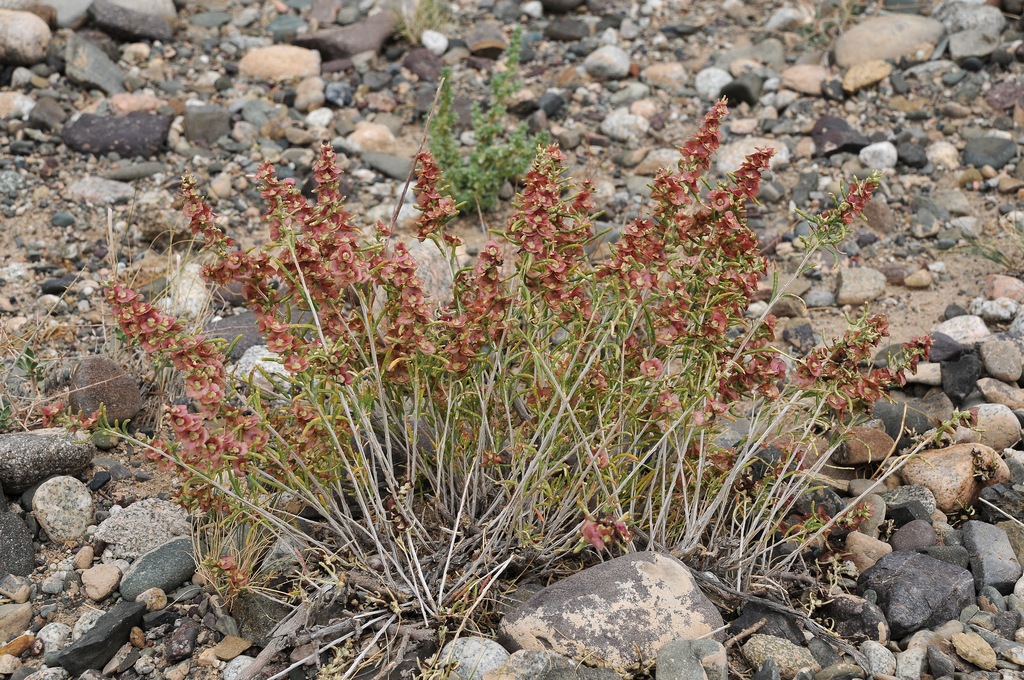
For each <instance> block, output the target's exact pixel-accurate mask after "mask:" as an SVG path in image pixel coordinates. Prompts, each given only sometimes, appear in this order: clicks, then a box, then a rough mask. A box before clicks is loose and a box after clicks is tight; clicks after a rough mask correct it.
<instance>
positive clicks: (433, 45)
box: [420, 3, 540, 57]
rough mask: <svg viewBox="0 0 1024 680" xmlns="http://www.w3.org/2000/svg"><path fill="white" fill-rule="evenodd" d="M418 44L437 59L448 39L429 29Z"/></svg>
mask: <svg viewBox="0 0 1024 680" xmlns="http://www.w3.org/2000/svg"><path fill="white" fill-rule="evenodd" d="M537 4H540V3H537ZM420 42H421V43H423V46H424V47H426V48H427V49H428V50H430V51H431V52H432V53H434V54H436V55H437V56H439V57H440V56H441V55H442V54H444V53H445V52H447V51H448V38H447V37H445V35H444V34H443V33H438V32H437V31H434V30H431V29H429V28H428V29H427V30H425V31H423V33H422V34H421V35H420Z"/></svg>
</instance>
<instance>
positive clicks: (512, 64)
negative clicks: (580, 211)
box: [429, 29, 547, 212]
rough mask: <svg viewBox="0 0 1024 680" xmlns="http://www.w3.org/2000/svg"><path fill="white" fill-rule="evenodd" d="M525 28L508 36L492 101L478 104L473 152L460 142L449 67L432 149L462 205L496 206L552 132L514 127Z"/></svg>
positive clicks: (523, 125)
mask: <svg viewBox="0 0 1024 680" xmlns="http://www.w3.org/2000/svg"><path fill="white" fill-rule="evenodd" d="M521 46H522V32H521V31H520V30H519V29H516V30H515V31H514V32H513V33H512V37H511V39H510V40H509V46H508V50H506V52H505V60H504V62H503V64H502V68H499V69H497V70H496V71H495V73H494V75H493V76H492V77H491V101H490V102H489V103H488V104H487V106H486V107H481V106H480V105H478V104H474V105H473V109H472V120H473V136H474V140H475V143H474V145H473V146H472V148H471V149H470V152H469V154H468V156H465V157H464V156H463V155H462V153H461V152H460V151H459V146H458V132H457V128H458V125H457V123H458V116H457V114H456V112H455V109H454V94H453V88H452V73H451V69H450V68H445V69H444V71H443V74H442V79H441V88H440V94H439V98H438V106H437V110H436V111H435V113H434V116H433V118H431V120H430V124H429V145H430V151H431V153H432V154H433V155H434V158H435V159H436V160H437V163H438V164H439V165H440V166H441V169H442V171H443V172H444V176H445V179H446V180H447V181H448V182H449V183H450V185H451V191H452V194H453V195H454V197H455V200H456V202H457V203H459V204H460V205H464V206H465V207H466V209H468V210H470V211H473V212H475V211H476V210H478V209H479V210H483V211H488V210H492V209H493V208H494V207H495V206H496V205H497V204H498V194H499V192H500V190H501V187H502V185H503V184H504V183H505V182H508V181H510V180H514V179H516V178H519V177H522V176H523V174H524V173H525V172H526V170H527V169H528V168H529V167H530V162H531V161H532V160H533V157H534V155H535V154H536V152H537V148H538V146H539V145H542V144H545V143H546V142H547V135H546V134H543V133H542V134H540V135H530V133H529V130H528V129H527V126H526V123H520V124H519V125H517V126H516V127H515V128H513V129H512V130H511V131H510V130H509V127H508V104H509V102H510V101H511V99H512V96H513V95H514V94H515V93H516V92H517V91H518V89H519V87H520V82H519V79H518V77H517V74H518V67H519V52H520V49H521Z"/></svg>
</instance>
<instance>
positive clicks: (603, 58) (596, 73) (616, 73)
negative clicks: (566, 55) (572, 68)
mask: <svg viewBox="0 0 1024 680" xmlns="http://www.w3.org/2000/svg"><path fill="white" fill-rule="evenodd" d="M630 66H631V62H630V59H629V55H628V54H626V52H625V51H623V50H622V48H620V47H617V46H615V45H604V46H602V47H599V48H597V49H596V50H594V51H593V52H591V53H590V54H588V55H587V58H586V59H584V60H583V68H585V69H586V71H587V73H589V74H590V75H592V76H593V77H595V78H604V79H608V80H621V79H623V78H625V77H626V76H628V75H629V71H630Z"/></svg>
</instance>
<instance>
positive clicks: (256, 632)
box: [231, 590, 292, 647]
mask: <svg viewBox="0 0 1024 680" xmlns="http://www.w3.org/2000/svg"><path fill="white" fill-rule="evenodd" d="M291 611H292V609H291V607H289V606H288V605H284V604H281V603H280V602H276V601H274V600H271V599H270V598H269V597H267V596H266V595H263V594H261V593H258V592H255V591H252V590H243V591H242V592H241V593H239V594H238V597H237V598H235V602H234V605H233V606H232V607H231V614H232V616H234V617H235V620H237V621H238V630H239V632H240V633H241V634H242V637H244V638H245V639H247V640H251V641H252V643H253V644H254V645H256V646H258V647H266V646H267V643H268V642H269V641H270V638H271V633H273V632H274V628H276V627H277V624H278V623H280V622H281V620H282V619H283V618H284V617H286V616H288V614H289V613H291Z"/></svg>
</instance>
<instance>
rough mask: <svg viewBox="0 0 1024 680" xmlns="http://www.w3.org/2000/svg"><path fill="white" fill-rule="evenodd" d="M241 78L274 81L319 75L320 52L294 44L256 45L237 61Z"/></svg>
mask: <svg viewBox="0 0 1024 680" xmlns="http://www.w3.org/2000/svg"><path fill="white" fill-rule="evenodd" d="M238 74H239V75H240V76H242V77H243V78H254V79H258V80H269V81H274V82H280V81H287V80H293V79H300V78H307V77H310V76H319V75H320V54H319V53H318V52H317V51H316V50H310V49H305V48H303V47H296V46H294V45H269V46H267V47H256V48H253V49H252V50H250V51H249V52H247V53H246V55H245V56H244V57H242V59H241V61H239V62H238Z"/></svg>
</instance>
